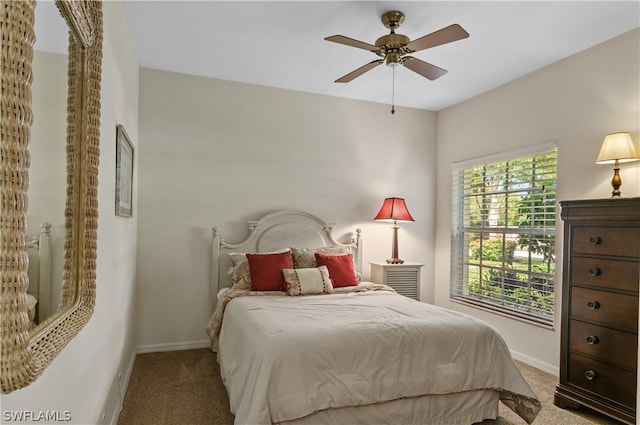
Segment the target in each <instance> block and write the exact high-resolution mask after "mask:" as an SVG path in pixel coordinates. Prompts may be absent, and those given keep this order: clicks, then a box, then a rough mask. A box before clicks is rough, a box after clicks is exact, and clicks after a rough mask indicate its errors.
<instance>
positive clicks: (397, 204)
mask: <svg viewBox="0 0 640 425" xmlns="http://www.w3.org/2000/svg"><path fill="white" fill-rule="evenodd" d="M374 220H394V221H415V220H414V219H413V217H411V214H410V213H409V210H408V209H407V204H405V202H404V199H403V198H386V199H385V200H384V203H383V204H382V208H380V212H378V215H376V217H375V218H374Z"/></svg>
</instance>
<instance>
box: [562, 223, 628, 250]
mask: <svg viewBox="0 0 640 425" xmlns="http://www.w3.org/2000/svg"><path fill="white" fill-rule="evenodd" d="M639 241H640V228H638V227H596V226H593V227H590V226H575V227H574V228H573V239H572V247H571V249H572V250H573V254H601V255H620V256H624V257H638V256H640V242H639Z"/></svg>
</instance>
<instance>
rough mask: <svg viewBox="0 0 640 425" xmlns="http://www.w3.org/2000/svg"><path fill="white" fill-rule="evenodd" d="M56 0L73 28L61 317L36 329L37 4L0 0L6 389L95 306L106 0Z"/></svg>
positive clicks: (46, 360) (26, 379)
mask: <svg viewBox="0 0 640 425" xmlns="http://www.w3.org/2000/svg"><path fill="white" fill-rule="evenodd" d="M56 3H57V6H58V9H59V10H60V13H61V15H62V16H63V17H64V19H65V20H66V22H67V24H68V26H69V28H70V37H69V65H68V82H69V85H68V89H69V92H68V99H67V202H66V207H65V244H64V276H63V290H62V292H63V293H62V301H61V305H60V307H59V309H58V311H57V313H55V314H54V315H53V316H52V317H50V318H49V319H47V320H46V321H45V322H44V323H43V324H40V325H38V326H36V327H33V324H32V323H31V321H30V320H29V316H28V307H27V297H26V294H27V288H28V286H29V281H28V277H27V267H28V256H27V250H26V240H27V238H26V225H27V223H26V213H27V205H28V197H27V189H28V186H29V162H30V156H29V141H30V134H31V124H32V122H33V115H32V110H31V81H32V68H31V66H32V60H33V43H34V41H35V35H34V30H33V24H34V10H35V7H36V2H35V0H22V1H12V0H0V18H1V19H0V29H1V33H2V51H1V62H0V71H1V75H0V79H1V82H0V83H1V87H2V101H1V107H2V125H1V127H0V136H1V139H0V140H1V154H2V157H1V169H0V178H1V184H2V188H1V200H0V204H1V205H0V208H1V211H0V212H1V218H0V231H1V232H2V233H1V234H0V265H1V269H0V274H1V276H0V280H1V283H2V297H1V299H0V319H1V325H2V326H1V328H0V332H1V333H0V343H1V357H0V366H1V370H0V378H1V383H2V393H9V392H12V391H14V390H17V389H19V388H23V387H25V386H27V385H29V384H30V383H32V382H33V381H35V380H36V379H37V378H38V377H39V376H40V375H41V374H42V372H44V370H45V369H46V367H47V366H48V365H49V364H50V363H51V362H52V361H53V359H54V358H55V357H56V356H57V355H58V353H60V351H61V350H62V349H63V348H64V347H65V346H66V345H67V344H68V343H69V341H70V340H71V339H72V338H73V337H74V336H75V335H76V334H77V333H78V332H79V331H80V330H81V329H82V328H83V327H84V325H85V324H86V323H87V322H88V321H89V318H90V317H91V314H92V313H93V306H94V303H95V279H96V247H97V229H98V199H97V194H98V161H99V154H100V152H99V145H100V84H101V69H102V3H101V2H100V1H89V0H83V1H77V0H56Z"/></svg>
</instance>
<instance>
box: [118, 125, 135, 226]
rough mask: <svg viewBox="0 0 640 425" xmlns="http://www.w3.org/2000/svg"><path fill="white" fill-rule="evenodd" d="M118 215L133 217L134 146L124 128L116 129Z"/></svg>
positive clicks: (120, 126) (119, 126)
mask: <svg viewBox="0 0 640 425" xmlns="http://www.w3.org/2000/svg"><path fill="white" fill-rule="evenodd" d="M116 215H120V216H123V217H132V216H133V145H132V144H131V140H129V136H127V132H126V131H124V127H123V126H122V125H120V124H118V126H117V127H116Z"/></svg>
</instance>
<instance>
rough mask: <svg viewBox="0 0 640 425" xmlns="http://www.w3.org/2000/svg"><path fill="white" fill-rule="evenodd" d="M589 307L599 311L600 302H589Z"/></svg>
mask: <svg viewBox="0 0 640 425" xmlns="http://www.w3.org/2000/svg"><path fill="white" fill-rule="evenodd" d="M587 307H589V308H590V309H591V310H597V309H599V308H600V303H599V302H598V301H589V302H588V303H587Z"/></svg>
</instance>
